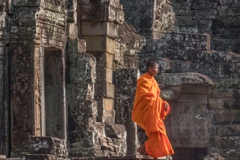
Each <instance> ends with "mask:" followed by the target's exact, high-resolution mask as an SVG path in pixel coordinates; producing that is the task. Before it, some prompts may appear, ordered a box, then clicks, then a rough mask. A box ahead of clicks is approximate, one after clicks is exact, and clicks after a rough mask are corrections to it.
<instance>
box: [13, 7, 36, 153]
mask: <svg viewBox="0 0 240 160" xmlns="http://www.w3.org/2000/svg"><path fill="white" fill-rule="evenodd" d="M36 11H37V9H36V8H27V7H26V8H24V9H23V8H22V9H15V10H14V14H13V15H12V17H11V30H10V32H9V33H10V35H9V37H11V41H9V43H10V45H9V69H10V75H9V77H10V84H9V85H10V93H9V99H10V105H11V106H10V108H11V157H19V155H22V154H23V153H26V152H27V149H28V146H29V144H28V142H29V136H32V135H35V134H37V133H36V128H35V127H36V126H35V115H34V114H35V109H34V37H35V33H36V25H35V24H36V21H35V14H36Z"/></svg>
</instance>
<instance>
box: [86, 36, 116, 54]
mask: <svg viewBox="0 0 240 160" xmlns="http://www.w3.org/2000/svg"><path fill="white" fill-rule="evenodd" d="M83 38H84V39H85V40H86V43H87V52H108V53H111V54H115V41H114V40H113V39H111V38H108V37H102V36H84V37H83Z"/></svg>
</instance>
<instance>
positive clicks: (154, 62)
mask: <svg viewBox="0 0 240 160" xmlns="http://www.w3.org/2000/svg"><path fill="white" fill-rule="evenodd" d="M156 65H157V62H156V61H155V60H154V59H150V60H148V61H147V70H148V68H149V67H155V66H156Z"/></svg>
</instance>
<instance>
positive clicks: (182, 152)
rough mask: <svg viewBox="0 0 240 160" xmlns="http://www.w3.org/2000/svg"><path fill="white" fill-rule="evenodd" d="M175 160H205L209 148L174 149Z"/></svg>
mask: <svg viewBox="0 0 240 160" xmlns="http://www.w3.org/2000/svg"><path fill="white" fill-rule="evenodd" d="M174 151H175V154H174V155H173V156H172V158H173V159H174V160H183V159H184V160H203V157H204V156H206V155H207V148H174Z"/></svg>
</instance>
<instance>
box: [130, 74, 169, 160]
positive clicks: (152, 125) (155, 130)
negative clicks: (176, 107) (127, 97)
mask: <svg viewBox="0 0 240 160" xmlns="http://www.w3.org/2000/svg"><path fill="white" fill-rule="evenodd" d="M165 104H167V105H168V103H167V102H166V101H163V100H162V99H161V98H160V89H159V86H158V83H157V82H156V80H155V79H154V77H153V76H151V75H149V74H148V73H145V74H143V75H142V76H141V77H140V78H139V79H138V82H137V90H136V94H135V101H134V106H133V111H132V120H133V121H134V122H136V123H137V124H138V125H139V126H140V127H142V128H143V129H144V130H145V133H146V135H147V136H148V140H147V141H146V142H145V148H146V152H147V153H148V155H150V156H151V157H154V158H157V157H162V156H167V155H171V154H174V151H173V148H172V145H171V143H170V141H169V139H168V137H167V134H166V128H165V125H164V122H163V120H164V119H165V117H166V116H167V114H168V113H169V112H170V106H169V105H168V109H166V108H165V107H164V105H165Z"/></svg>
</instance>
